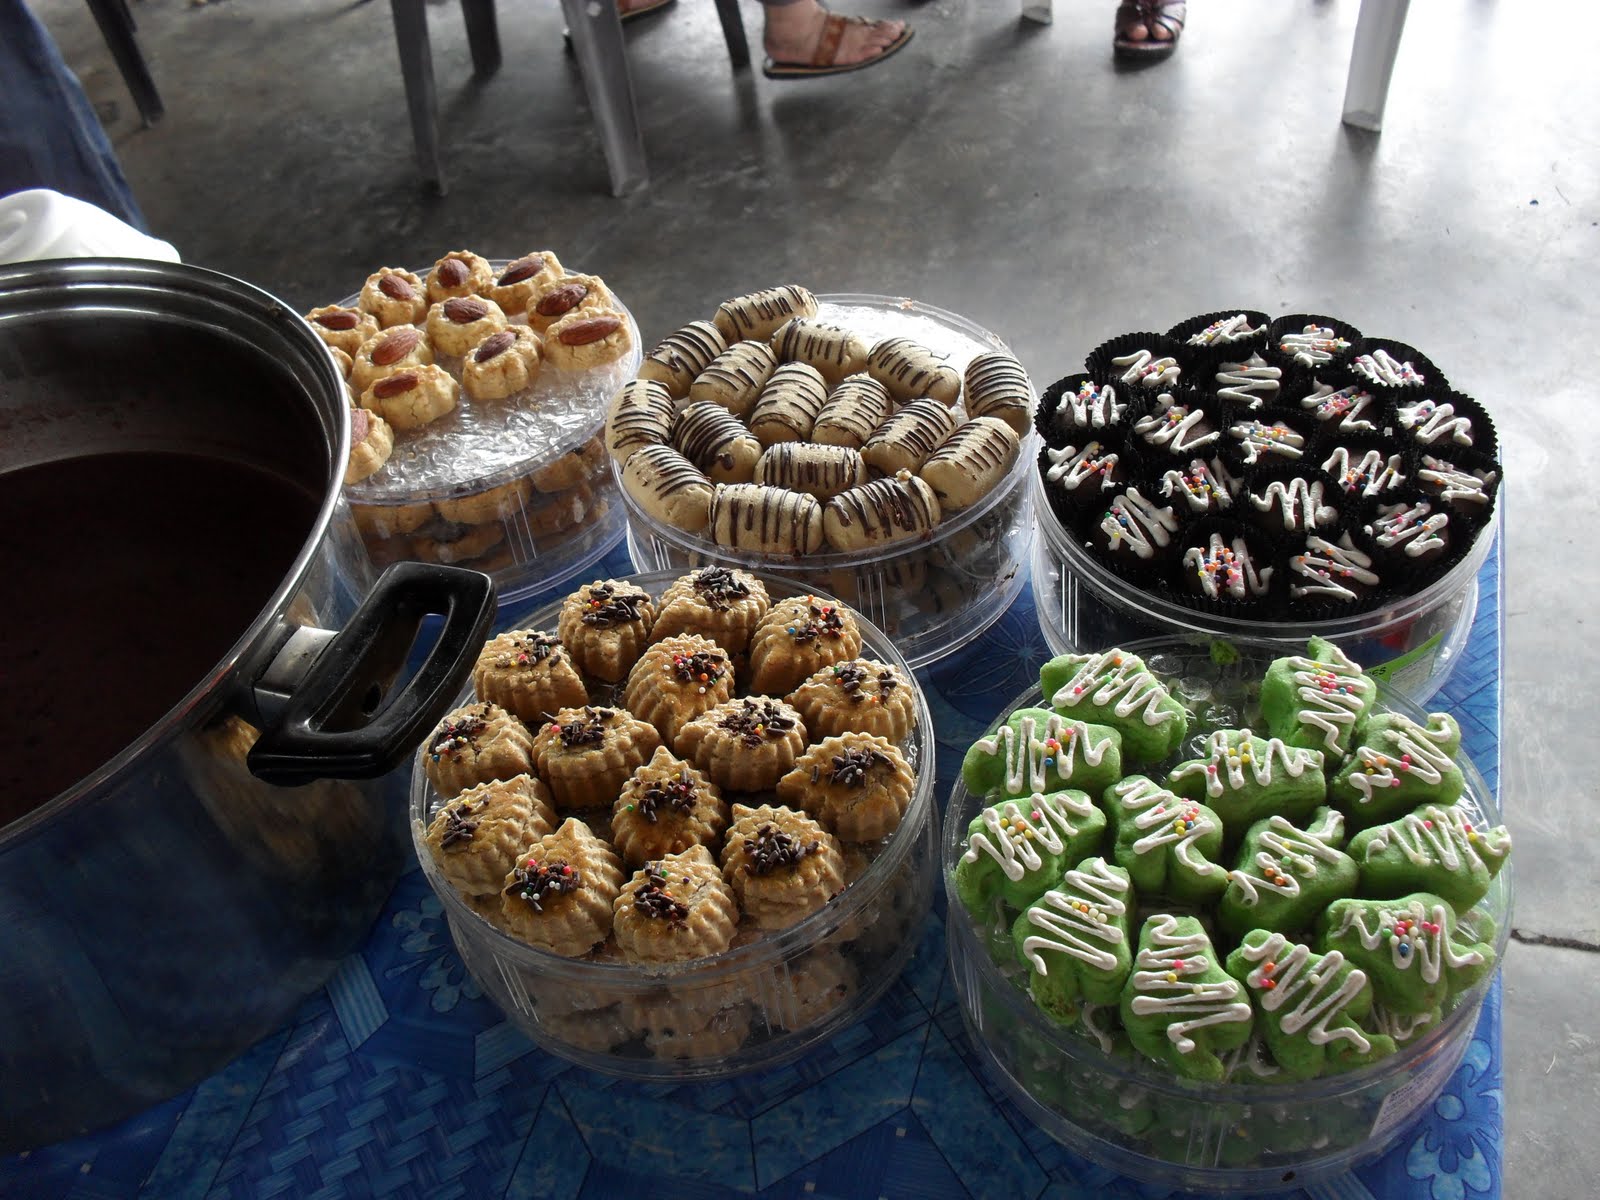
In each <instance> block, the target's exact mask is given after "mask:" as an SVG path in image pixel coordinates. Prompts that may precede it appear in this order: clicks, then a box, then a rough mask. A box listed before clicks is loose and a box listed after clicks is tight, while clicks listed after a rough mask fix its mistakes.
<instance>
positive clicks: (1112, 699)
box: [1039, 650, 1189, 762]
mask: <svg viewBox="0 0 1600 1200" xmlns="http://www.w3.org/2000/svg"><path fill="white" fill-rule="evenodd" d="M1039 687H1040V688H1041V689H1042V690H1043V691H1044V696H1045V700H1046V702H1047V703H1048V704H1049V705H1050V707H1051V708H1053V709H1055V711H1056V712H1058V713H1060V714H1061V715H1062V716H1064V717H1074V718H1076V719H1077V720H1080V721H1091V722H1093V723H1095V724H1098V725H1105V726H1108V727H1110V728H1112V729H1115V730H1116V731H1117V732H1118V733H1120V734H1121V735H1122V756H1123V757H1124V758H1125V759H1130V760H1132V761H1133V762H1160V761H1161V760H1162V759H1163V758H1166V757H1167V755H1169V754H1171V753H1172V752H1173V751H1174V750H1176V749H1177V748H1178V747H1179V746H1180V745H1182V743H1183V739H1184V738H1185V737H1186V736H1188V733H1189V713H1188V711H1187V710H1186V709H1185V708H1184V707H1183V705H1182V704H1180V703H1179V702H1178V701H1177V700H1176V699H1175V698H1174V697H1173V695H1172V693H1171V692H1169V691H1168V690H1167V688H1166V685H1165V684H1163V683H1162V682H1161V681H1160V680H1159V679H1157V678H1156V677H1155V676H1154V675H1152V674H1151V673H1150V669H1149V668H1148V667H1146V666H1145V664H1144V660H1143V659H1142V658H1140V657H1139V656H1138V655H1137V654H1129V653H1128V652H1127V651H1125V650H1107V651H1106V652H1105V653H1104V654H1063V655H1060V656H1059V657H1057V658H1052V659H1051V660H1050V661H1049V662H1047V663H1045V664H1044V666H1042V667H1040V668H1039Z"/></svg>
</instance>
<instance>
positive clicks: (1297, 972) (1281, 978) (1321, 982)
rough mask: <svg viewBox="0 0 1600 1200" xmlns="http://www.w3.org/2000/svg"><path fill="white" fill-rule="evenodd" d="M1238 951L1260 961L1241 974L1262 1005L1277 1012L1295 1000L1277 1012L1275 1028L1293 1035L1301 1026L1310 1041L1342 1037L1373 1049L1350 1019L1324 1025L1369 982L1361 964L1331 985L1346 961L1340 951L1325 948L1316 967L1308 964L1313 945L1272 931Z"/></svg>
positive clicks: (1364, 1048)
mask: <svg viewBox="0 0 1600 1200" xmlns="http://www.w3.org/2000/svg"><path fill="white" fill-rule="evenodd" d="M1239 953H1240V954H1242V955H1244V957H1245V958H1247V959H1249V960H1250V961H1251V962H1254V963H1259V964H1260V965H1259V966H1258V967H1256V968H1255V970H1253V971H1251V972H1250V974H1249V975H1247V976H1246V977H1245V978H1246V981H1247V982H1248V983H1249V984H1250V986H1251V987H1253V988H1256V989H1258V990H1259V991H1260V993H1261V994H1260V995H1259V996H1257V997H1256V1000H1257V1002H1258V1003H1259V1004H1260V1005H1261V1007H1262V1008H1264V1009H1265V1010H1266V1011H1267V1012H1269V1013H1276V1012H1278V1010H1279V1009H1281V1008H1284V1007H1285V1006H1287V1005H1291V1004H1292V1005H1293V1007H1292V1008H1289V1009H1288V1011H1287V1012H1285V1013H1283V1015H1282V1016H1280V1017H1279V1018H1278V1028H1279V1029H1281V1030H1283V1032H1284V1033H1286V1034H1289V1035H1290V1036H1291V1037H1292V1036H1293V1035H1295V1034H1297V1033H1299V1032H1300V1031H1301V1030H1302V1029H1303V1030H1305V1031H1306V1041H1308V1042H1310V1043H1311V1044H1312V1045H1313V1046H1325V1045H1327V1044H1328V1043H1329V1042H1333V1041H1346V1042H1349V1043H1350V1044H1351V1045H1352V1046H1353V1047H1354V1048H1355V1050H1356V1052H1357V1053H1360V1054H1366V1053H1368V1052H1369V1051H1370V1050H1371V1049H1372V1043H1371V1042H1369V1041H1367V1039H1366V1036H1365V1035H1364V1034H1363V1033H1362V1032H1361V1030H1360V1029H1358V1028H1356V1027H1355V1025H1354V1024H1350V1025H1343V1026H1340V1027H1339V1028H1338V1029H1329V1028H1328V1022H1330V1021H1332V1020H1334V1019H1336V1018H1338V1017H1339V1016H1341V1015H1343V1014H1344V1010H1345V1009H1347V1008H1348V1007H1349V1006H1350V1002H1351V1001H1352V1000H1354V999H1355V998H1356V997H1357V996H1359V995H1360V994H1361V990H1362V989H1363V988H1365V987H1366V986H1367V973H1366V972H1365V971H1361V970H1352V971H1351V972H1350V973H1349V974H1347V975H1346V976H1345V977H1344V981H1343V982H1342V983H1339V984H1338V986H1337V987H1335V986H1333V985H1334V983H1335V982H1336V978H1337V976H1338V973H1339V969H1340V968H1341V967H1343V966H1344V955H1343V954H1341V953H1339V951H1337V950H1330V951H1328V953H1327V954H1324V955H1323V956H1322V960H1321V961H1320V962H1319V963H1317V965H1316V966H1315V967H1314V968H1308V966H1307V963H1308V962H1309V960H1310V958H1311V948H1310V947H1309V946H1307V945H1304V944H1303V943H1299V942H1291V941H1290V940H1289V939H1288V938H1286V937H1284V936H1283V934H1281V933H1274V934H1273V935H1272V936H1271V937H1269V938H1267V939H1266V940H1265V941H1264V942H1262V943H1261V944H1260V945H1259V946H1251V945H1248V944H1246V945H1243V946H1240V947H1239Z"/></svg>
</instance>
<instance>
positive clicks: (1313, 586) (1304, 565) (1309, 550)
mask: <svg viewBox="0 0 1600 1200" xmlns="http://www.w3.org/2000/svg"><path fill="white" fill-rule="evenodd" d="M1371 567H1372V559H1371V558H1370V557H1369V556H1367V555H1365V554H1363V553H1362V552H1361V551H1359V550H1357V549H1356V548H1355V544H1354V543H1353V542H1351V540H1350V535H1349V534H1348V533H1347V534H1345V535H1344V536H1343V537H1342V538H1340V539H1339V544H1338V545H1334V543H1332V542H1330V541H1328V540H1327V539H1326V538H1320V537H1317V536H1316V535H1315V534H1313V535H1312V536H1310V537H1308V538H1306V549H1305V553H1304V554H1296V555H1295V556H1294V557H1293V558H1291V559H1290V560H1289V570H1290V571H1291V572H1293V573H1294V574H1296V575H1300V576H1303V577H1304V578H1305V579H1307V580H1308V581H1309V582H1307V583H1304V584H1291V585H1290V586H1289V592H1290V594H1291V595H1294V596H1330V597H1332V598H1333V599H1336V600H1354V599H1355V598H1356V593H1355V591H1354V589H1352V588H1349V587H1347V586H1345V584H1343V583H1341V582H1340V580H1345V579H1349V580H1353V581H1355V582H1356V583H1359V584H1362V585H1364V586H1366V587H1374V586H1376V584H1377V582H1378V577H1377V575H1375V574H1373V572H1372V570H1371Z"/></svg>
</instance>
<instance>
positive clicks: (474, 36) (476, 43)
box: [461, 0, 501, 79]
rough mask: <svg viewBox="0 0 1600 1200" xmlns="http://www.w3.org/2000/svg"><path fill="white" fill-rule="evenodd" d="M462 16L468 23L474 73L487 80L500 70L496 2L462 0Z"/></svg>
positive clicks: (468, 44)
mask: <svg viewBox="0 0 1600 1200" xmlns="http://www.w3.org/2000/svg"><path fill="white" fill-rule="evenodd" d="M461 16H462V18H463V19H464V20H465V21H466V23H467V46H468V48H469V49H470V50H471V51H472V73H473V74H474V75H476V76H477V77H478V78H479V79H484V78H487V77H488V76H490V75H493V74H494V73H495V72H496V71H498V70H499V69H500V61H501V60H500V27H499V25H498V24H497V23H496V21H495V15H494V0H461Z"/></svg>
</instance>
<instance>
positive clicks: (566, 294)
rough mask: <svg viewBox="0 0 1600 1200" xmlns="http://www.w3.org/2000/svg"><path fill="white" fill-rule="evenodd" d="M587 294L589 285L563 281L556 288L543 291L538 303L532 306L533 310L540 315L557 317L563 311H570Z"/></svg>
mask: <svg viewBox="0 0 1600 1200" xmlns="http://www.w3.org/2000/svg"><path fill="white" fill-rule="evenodd" d="M588 294H589V287H588V285H587V284H582V283H564V284H562V285H561V286H560V287H558V288H554V289H552V290H551V291H549V292H547V293H545V295H544V296H543V298H541V299H540V301H539V303H538V304H537V305H535V306H534V311H535V312H537V313H538V314H539V315H540V316H541V317H559V316H561V315H562V314H563V313H568V312H571V311H572V310H573V309H574V308H576V307H578V305H579V304H581V303H582V302H583V298H584V297H585V296H587V295H588Z"/></svg>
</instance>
